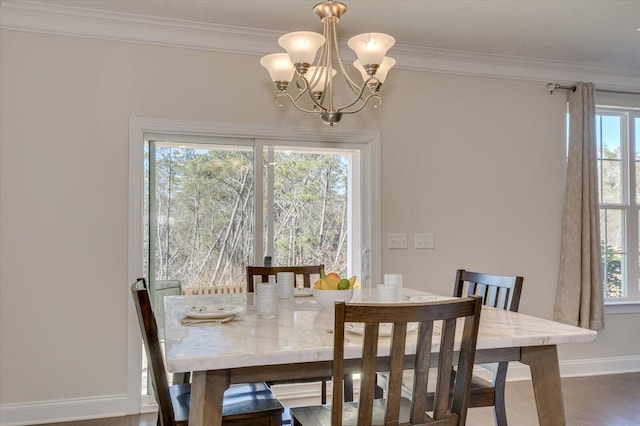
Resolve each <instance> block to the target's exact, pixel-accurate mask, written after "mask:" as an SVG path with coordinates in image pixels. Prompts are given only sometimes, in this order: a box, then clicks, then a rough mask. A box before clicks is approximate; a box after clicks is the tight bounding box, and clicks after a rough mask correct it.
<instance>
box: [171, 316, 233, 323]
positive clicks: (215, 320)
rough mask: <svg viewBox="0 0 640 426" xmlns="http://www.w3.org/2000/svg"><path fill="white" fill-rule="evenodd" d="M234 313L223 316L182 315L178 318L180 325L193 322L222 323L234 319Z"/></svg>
mask: <svg viewBox="0 0 640 426" xmlns="http://www.w3.org/2000/svg"><path fill="white" fill-rule="evenodd" d="M235 317H236V316H235V315H231V316H229V317H225V318H190V317H184V318H182V319H181V320H180V324H182V325H194V324H223V323H225V322H229V321H232V320H233V319H235Z"/></svg>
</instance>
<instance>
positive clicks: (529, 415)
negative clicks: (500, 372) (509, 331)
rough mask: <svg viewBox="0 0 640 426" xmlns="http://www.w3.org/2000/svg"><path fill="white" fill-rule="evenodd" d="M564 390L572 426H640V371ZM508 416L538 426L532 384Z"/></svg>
mask: <svg viewBox="0 0 640 426" xmlns="http://www.w3.org/2000/svg"><path fill="white" fill-rule="evenodd" d="M562 387H563V394H564V405H565V411H566V416H567V425H568V426H640V372H639V373H628V374H616V375H610V376H593V377H574V378H568V379H563V380H562ZM284 402H285V405H286V403H287V402H288V401H284ZM303 403H305V404H306V403H308V402H307V401H304V402H303ZM311 403H313V402H311ZM507 417H508V420H509V424H510V425H513V426H537V425H538V415H537V413H536V406H535V401H534V398H533V387H532V385H531V382H529V381H522V382H509V383H507ZM155 419H156V415H155V414H141V415H137V416H127V417H113V418H108V419H97V420H84V421H78V422H68V423H50V425H58V426H76V425H83V426H85V425H86V426H151V425H155ZM467 425H469V426H493V425H494V421H493V412H492V410H491V408H473V409H470V410H469V418H468V420H467Z"/></svg>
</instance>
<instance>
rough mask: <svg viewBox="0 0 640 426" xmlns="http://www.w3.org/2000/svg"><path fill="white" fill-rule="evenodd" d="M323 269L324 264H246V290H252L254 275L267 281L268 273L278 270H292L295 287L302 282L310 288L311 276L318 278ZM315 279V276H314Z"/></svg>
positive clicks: (274, 272) (275, 272) (272, 273)
mask: <svg viewBox="0 0 640 426" xmlns="http://www.w3.org/2000/svg"><path fill="white" fill-rule="evenodd" d="M323 269H324V265H307V266H247V291H248V292H250V293H252V292H253V280H254V277H256V276H260V277H261V279H262V281H261V282H263V283H264V282H267V281H268V280H269V275H276V274H277V273H278V272H293V273H294V274H295V276H296V277H295V280H294V283H295V285H296V287H298V286H299V284H298V283H299V282H302V286H303V287H305V288H310V287H311V284H312V283H313V281H312V276H317V278H320V273H321V271H322V270H323ZM300 278H301V279H300ZM314 280H315V278H314Z"/></svg>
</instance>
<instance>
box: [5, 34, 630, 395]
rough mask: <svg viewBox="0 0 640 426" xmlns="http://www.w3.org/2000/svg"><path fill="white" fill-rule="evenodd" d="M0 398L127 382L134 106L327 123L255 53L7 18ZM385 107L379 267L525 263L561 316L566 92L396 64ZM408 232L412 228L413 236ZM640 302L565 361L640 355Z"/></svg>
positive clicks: (409, 269)
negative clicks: (17, 25) (285, 102)
mask: <svg viewBox="0 0 640 426" xmlns="http://www.w3.org/2000/svg"><path fill="white" fill-rule="evenodd" d="M0 43H1V44H0V55H1V56H0V60H1V63H0V65H1V68H0V83H1V86H0V90H1V94H2V95H1V104H0V118H1V125H0V128H1V129H0V132H1V133H0V135H1V141H0V142H1V145H0V149H1V151H0V185H1V186H0V189H1V192H0V197H1V199H0V201H1V203H0V220H1V222H0V225H1V233H2V234H1V235H2V237H1V241H0V250H1V252H0V254H1V257H0V291H1V297H0V315H1V318H0V348H1V351H2V352H1V355H0V376H1V380H0V404H2V405H6V404H15V403H34V402H37V401H49V400H59V399H79V398H85V397H103V396H109V395H122V394H125V393H126V381H127V377H126V371H127V370H126V367H127V321H126V318H127V304H128V303H129V298H130V296H129V293H128V282H127V280H128V277H127V215H128V207H127V196H128V193H127V191H128V175H127V173H128V125H129V117H130V116H137V117H148V118H167V119H179V120H196V121H213V122H232V123H251V124H270V125H271V124H273V125H284V124H286V123H287V122H291V123H294V124H295V126H304V127H311V126H322V124H320V123H319V122H318V120H317V119H314V118H312V117H308V116H302V115H301V114H299V113H297V112H294V111H293V108H291V107H287V108H285V109H284V110H282V109H278V108H275V107H274V106H273V104H272V102H271V97H272V95H273V91H272V87H271V84H270V83H269V82H268V79H267V75H266V73H265V72H264V70H263V69H262V68H261V67H260V66H259V65H258V58H257V57H253V56H244V55H236V56H234V55H226V54H217V53H212V52H205V51H196V50H184V49H176V48H166V47H157V46H146V45H136V44H126V43H119V42H109V41H97V40H89V39H80V38H68V37H58V36H46V35H37V34H30V33H22V32H12V31H3V32H1V33H0ZM384 95H385V100H384V104H383V106H382V107H381V108H380V110H379V111H368V112H366V113H361V114H359V115H356V116H353V117H345V119H344V123H342V124H340V126H342V127H345V128H353V129H366V130H380V132H381V140H382V142H381V146H382V148H381V158H382V171H381V173H382V194H381V199H382V215H381V217H382V235H383V240H384V241H383V242H382V243H383V247H386V244H384V243H385V241H386V234H387V233H389V232H406V233H409V234H410V238H413V234H415V233H416V232H432V233H434V234H435V249H434V250H415V249H409V250H394V251H391V250H387V249H386V248H383V249H382V271H383V272H401V273H403V274H404V276H405V282H406V283H407V285H409V286H412V287H416V288H421V289H425V290H431V291H435V292H444V293H448V292H449V291H450V289H451V286H452V281H453V277H454V272H455V269H456V268H459V267H464V268H467V269H478V270H484V271H488V272H493V273H501V274H521V275H524V276H525V290H524V294H523V302H522V304H521V311H522V312H525V313H529V314H534V315H538V316H542V317H546V318H550V317H551V314H552V306H553V301H554V297H555V288H556V281H557V276H558V264H559V261H558V258H559V242H560V224H561V215H562V198H563V189H562V188H563V172H564V170H563V161H564V159H563V158H564V147H563V140H564V131H565V130H564V113H565V100H564V95H563V93H561V92H558V93H556V94H554V95H553V96H549V94H548V93H547V92H546V90H545V87H544V84H543V83H542V82H527V81H514V80H499V79H492V78H479V77H468V76H455V75H443V74H432V73H423V72H410V71H402V70H394V71H392V73H391V75H390V79H389V81H388V82H387V84H386V85H385V88H384ZM411 241H412V240H411ZM638 320H639V316H638V315H618V316H616V317H608V318H607V324H608V325H609V327H608V328H607V329H606V330H605V331H604V332H602V334H601V336H600V337H599V338H598V341H596V342H595V343H592V344H586V345H579V347H578V345H576V347H571V346H570V347H567V348H563V350H562V351H561V353H562V356H563V359H564V360H570V359H590V358H611V357H621V356H631V355H636V356H637V355H638V348H637V346H636V345H634V343H633V341H632V340H630V339H629V336H631V335H635V333H636V331H635V329H636V326H635V325H637V323H638Z"/></svg>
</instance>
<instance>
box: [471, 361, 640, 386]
mask: <svg viewBox="0 0 640 426" xmlns="http://www.w3.org/2000/svg"><path fill="white" fill-rule="evenodd" d="M637 371H640V356H623V357H611V358H593V359H576V360H567V361H560V376H562V377H563V378H567V377H584V376H605V375H609V374H622V373H632V372H637ZM474 373H475V374H477V375H479V376H480V377H482V378H485V379H487V380H491V377H492V373H491V372H490V371H488V370H484V369H482V368H475V369H474ZM520 380H531V372H530V370H529V366H527V365H524V364H521V363H519V362H512V363H511V364H509V370H508V372H507V381H509V382H512V381H513V382H515V381H520Z"/></svg>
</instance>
